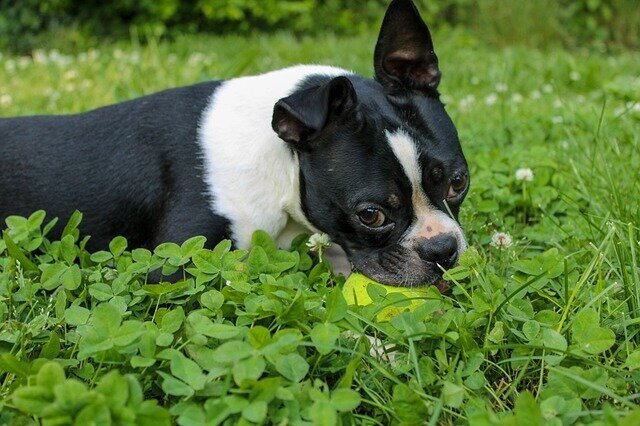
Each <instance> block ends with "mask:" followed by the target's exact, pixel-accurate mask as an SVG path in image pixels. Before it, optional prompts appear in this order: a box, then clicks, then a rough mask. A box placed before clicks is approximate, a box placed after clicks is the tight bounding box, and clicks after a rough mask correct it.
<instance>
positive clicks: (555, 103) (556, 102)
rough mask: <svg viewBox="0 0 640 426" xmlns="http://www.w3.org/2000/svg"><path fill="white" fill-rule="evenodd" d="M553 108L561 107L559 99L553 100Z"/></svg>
mask: <svg viewBox="0 0 640 426" xmlns="http://www.w3.org/2000/svg"><path fill="white" fill-rule="evenodd" d="M553 106H554V108H562V101H561V100H560V99H556V100H555V101H553Z"/></svg>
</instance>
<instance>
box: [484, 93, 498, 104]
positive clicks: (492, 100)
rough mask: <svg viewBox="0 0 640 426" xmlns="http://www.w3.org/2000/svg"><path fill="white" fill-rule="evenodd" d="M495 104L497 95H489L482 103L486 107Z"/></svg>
mask: <svg viewBox="0 0 640 426" xmlns="http://www.w3.org/2000/svg"><path fill="white" fill-rule="evenodd" d="M496 102H498V95H496V94H495V93H491V94H489V95H487V96H486V97H485V98H484V103H485V104H486V105H489V106H491V105H495V103H496Z"/></svg>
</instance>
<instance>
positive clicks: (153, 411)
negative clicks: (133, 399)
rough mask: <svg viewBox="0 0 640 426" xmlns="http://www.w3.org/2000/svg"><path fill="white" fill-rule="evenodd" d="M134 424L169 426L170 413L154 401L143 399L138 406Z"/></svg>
mask: <svg viewBox="0 0 640 426" xmlns="http://www.w3.org/2000/svg"><path fill="white" fill-rule="evenodd" d="M135 424H137V425H139V426H170V425H171V424H172V423H171V414H170V413H169V411H168V410H166V409H165V408H163V407H159V406H158V404H157V403H156V401H144V402H143V403H142V404H140V406H139V407H138V411H137V415H136V420H135Z"/></svg>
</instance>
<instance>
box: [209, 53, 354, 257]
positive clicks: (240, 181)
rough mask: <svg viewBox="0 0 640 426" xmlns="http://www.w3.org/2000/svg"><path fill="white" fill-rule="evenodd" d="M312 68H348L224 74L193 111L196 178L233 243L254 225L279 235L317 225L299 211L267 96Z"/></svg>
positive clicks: (287, 153)
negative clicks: (200, 160)
mask: <svg viewBox="0 0 640 426" xmlns="http://www.w3.org/2000/svg"><path fill="white" fill-rule="evenodd" d="M314 74H320V75H331V76H335V75H343V74H348V71H345V70H343V69H340V68H334V67H328V66H311V65H309V66H307V65H299V66H296V67H291V68H285V69H282V70H278V71H273V72H269V73H266V74H261V75H257V76H251V77H242V78H237V79H233V80H228V81H225V82H224V83H223V84H222V86H221V87H219V88H218V89H217V90H216V91H215V93H214V94H213V96H212V97H211V101H210V102H209V106H208V107H207V109H206V110H205V111H204V113H203V115H202V117H201V122H200V128H199V141H198V142H199V144H200V145H201V149H202V154H203V156H204V168H205V169H204V170H203V171H202V173H203V177H204V181H205V182H206V183H207V186H208V189H209V195H210V198H211V203H212V209H213V210H214V211H216V212H217V213H219V214H221V215H223V216H225V217H227V218H228V219H229V220H230V222H231V224H232V227H231V230H230V231H231V238H232V239H233V241H234V243H235V245H236V246H237V247H240V248H242V247H248V246H249V245H250V244H251V234H252V232H253V231H254V230H256V229H263V230H265V231H267V232H268V233H269V234H270V235H271V236H272V237H274V238H278V240H280V241H281V243H285V241H284V239H290V238H291V236H294V235H293V234H295V233H296V232H299V231H304V230H308V231H311V232H318V231H317V229H315V227H314V226H313V225H312V224H311V223H310V222H309V221H308V219H307V218H306V216H305V214H304V212H303V211H302V206H301V203H300V172H299V165H298V158H297V155H296V154H295V153H293V152H292V150H291V149H290V148H289V147H288V146H287V145H286V143H285V142H284V141H282V140H281V139H280V138H278V136H277V135H276V134H275V132H274V131H273V129H272V128H271V118H272V114H273V107H274V105H275V103H276V102H277V101H278V100H279V99H280V98H283V97H285V96H288V95H289V94H291V93H292V92H293V91H294V90H295V89H296V87H297V86H298V84H299V83H300V82H301V81H302V80H303V79H304V78H305V77H308V76H310V75H314ZM285 228H286V229H285ZM285 234H286V235H285ZM285 244H286V243H285Z"/></svg>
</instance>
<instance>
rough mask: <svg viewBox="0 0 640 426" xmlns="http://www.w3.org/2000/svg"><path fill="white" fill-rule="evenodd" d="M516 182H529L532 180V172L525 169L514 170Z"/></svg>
mask: <svg viewBox="0 0 640 426" xmlns="http://www.w3.org/2000/svg"><path fill="white" fill-rule="evenodd" d="M516 180H523V181H526V182H531V181H532V180H533V170H531V169H529V168H526V167H523V168H520V169H518V170H516Z"/></svg>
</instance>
